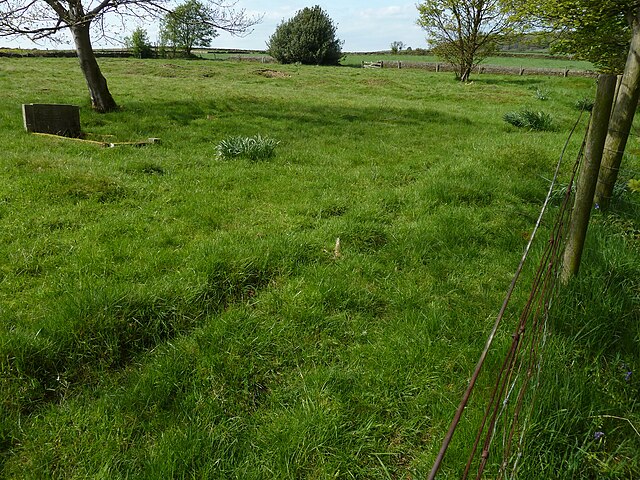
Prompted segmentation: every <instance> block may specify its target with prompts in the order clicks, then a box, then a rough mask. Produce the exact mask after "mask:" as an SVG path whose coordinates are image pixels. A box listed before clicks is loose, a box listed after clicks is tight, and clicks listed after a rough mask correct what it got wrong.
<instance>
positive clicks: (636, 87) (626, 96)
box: [595, 9, 640, 209]
mask: <svg viewBox="0 0 640 480" xmlns="http://www.w3.org/2000/svg"><path fill="white" fill-rule="evenodd" d="M639 17H640V9H639V11H638V13H637V14H636V15H635V17H634V19H633V37H632V39H631V46H630V47H629V55H628V56H627V64H626V65H625V67H624V75H623V76H622V83H621V84H620V89H619V91H618V95H617V99H616V103H615V106H614V108H613V113H612V115H611V120H610V122H609V132H608V134H607V141H606V143H605V145H604V154H603V156H602V165H601V167H600V175H599V176H598V185H597V187H596V196H595V202H596V203H597V204H598V205H599V206H600V208H602V209H605V208H607V207H608V206H609V202H610V200H611V197H612V195H613V187H614V186H615V184H616V180H617V179H618V171H619V170H620V163H621V162H622V156H623V155H624V149H625V147H626V146H627V139H628V138H629V131H630V130H631V124H632V123H633V117H634V114H635V112H636V107H637V106H638V98H639V97H640V18H639Z"/></svg>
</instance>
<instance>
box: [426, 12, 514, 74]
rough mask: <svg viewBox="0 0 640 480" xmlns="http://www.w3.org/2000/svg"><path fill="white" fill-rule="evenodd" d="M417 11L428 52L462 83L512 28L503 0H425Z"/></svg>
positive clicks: (512, 23) (511, 20)
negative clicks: (446, 64)
mask: <svg viewBox="0 0 640 480" xmlns="http://www.w3.org/2000/svg"><path fill="white" fill-rule="evenodd" d="M417 8H418V13H419V18H418V25H420V26H421V27H422V28H423V29H424V30H425V31H426V32H427V41H428V42H429V44H430V45H431V50H432V51H433V52H434V53H435V54H436V55H438V56H439V57H441V58H443V59H444V60H445V61H447V62H449V63H451V64H452V65H454V66H455V67H456V70H457V71H456V76H457V77H458V78H459V79H460V80H461V81H463V82H466V81H468V80H469V77H470V75H471V71H472V70H473V67H475V66H476V65H478V64H479V63H480V62H481V61H482V60H483V59H484V58H486V57H487V56H489V55H490V54H491V53H493V52H494V51H495V49H496V47H497V45H498V43H499V42H500V41H502V40H504V39H505V37H506V36H508V35H509V34H510V33H512V32H513V30H514V26H515V19H514V17H513V16H512V15H511V10H510V9H509V6H508V5H507V4H506V2H505V1H504V0H425V1H423V2H422V3H419V4H418V5H417Z"/></svg>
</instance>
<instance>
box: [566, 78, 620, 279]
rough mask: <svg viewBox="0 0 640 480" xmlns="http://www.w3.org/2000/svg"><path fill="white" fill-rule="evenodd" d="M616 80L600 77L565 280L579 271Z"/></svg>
mask: <svg viewBox="0 0 640 480" xmlns="http://www.w3.org/2000/svg"><path fill="white" fill-rule="evenodd" d="M617 80H618V79H617V77H616V75H600V76H599V77H598V89H597V91H596V101H595V104H594V106H593V112H592V113H591V122H590V123H589V134H588V135H587V143H586V145H585V149H584V157H583V159H582V165H581V167H580V175H579V176H578V180H577V182H576V197H575V200H574V202H573V210H572V211H571V222H570V224H569V235H568V236H567V245H566V247H565V250H564V261H563V262H562V273H561V279H562V282H563V283H567V282H568V281H569V279H570V278H571V277H573V276H575V275H577V274H578V269H579V268H580V260H581V258H582V250H583V248H584V243H585V239H586V237H587V229H588V227H589V219H590V217H591V211H592V209H593V194H594V192H595V190H596V182H597V180H598V171H599V170H600V161H601V159H602V152H603V150H604V142H605V139H606V137H607V128H608V125H609V117H610V116H611V105H612V104H613V96H614V94H615V90H616V83H617Z"/></svg>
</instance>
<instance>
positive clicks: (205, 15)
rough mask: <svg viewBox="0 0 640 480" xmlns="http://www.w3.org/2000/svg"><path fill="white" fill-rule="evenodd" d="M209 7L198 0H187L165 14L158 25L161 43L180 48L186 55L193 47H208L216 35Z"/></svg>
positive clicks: (213, 19)
mask: <svg viewBox="0 0 640 480" xmlns="http://www.w3.org/2000/svg"><path fill="white" fill-rule="evenodd" d="M214 23H215V18H214V16H213V12H212V10H211V8H209V7H207V6H206V5H204V4H203V3H201V2H199V1H198V0H188V1H187V2H186V3H183V4H182V5H179V6H178V7H176V8H175V10H173V11H172V12H170V13H168V14H167V15H165V17H164V18H163V20H162V24H161V26H160V38H161V39H162V43H163V45H167V46H169V47H172V48H173V49H174V50H176V49H177V50H181V51H182V52H183V53H184V54H185V55H186V56H187V57H188V56H190V55H191V50H193V48H194V47H208V46H210V45H211V41H212V40H213V39H214V38H215V37H217V36H218V33H217V31H216V29H215V27H214V26H213V25H214Z"/></svg>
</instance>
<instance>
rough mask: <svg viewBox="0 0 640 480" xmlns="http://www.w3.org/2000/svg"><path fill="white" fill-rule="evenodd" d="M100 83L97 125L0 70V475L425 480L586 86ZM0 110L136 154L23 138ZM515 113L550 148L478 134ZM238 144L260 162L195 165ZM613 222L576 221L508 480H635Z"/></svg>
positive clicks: (146, 78)
mask: <svg viewBox="0 0 640 480" xmlns="http://www.w3.org/2000/svg"><path fill="white" fill-rule="evenodd" d="M100 63H101V65H102V67H103V69H104V73H105V75H106V77H107V79H108V81H109V86H110V89H111V91H112V93H113V94H114V96H115V98H116V100H117V101H118V102H119V104H120V105H121V107H122V109H121V111H119V112H117V113H110V114H105V115H98V114H96V113H94V112H92V111H91V110H90V108H89V106H88V96H87V92H86V87H85V85H84V81H83V79H82V77H81V75H80V72H79V69H78V66H77V64H76V61H75V60H74V59H37V58H33V59H10V58H0V95H1V96H0V98H2V100H1V101H0V145H2V151H3V155H2V157H1V158H0V172H1V175H2V182H1V183H0V316H1V318H2V322H0V362H1V363H0V367H1V372H2V374H1V375H0V382H2V383H1V384H0V402H1V403H2V407H1V408H0V415H1V417H0V451H1V453H0V477H3V478H8V479H14V478H15V479H30V478H33V479H42V478H64V479H72V478H77V479H85V478H109V479H118V478H123V479H124V478H140V479H166V478H242V479H285V478H286V479H300V478H309V479H311V478H314V479H315V478H361V479H376V478H379V479H388V478H397V479H409V478H413V479H418V478H424V477H425V476H426V474H427V472H428V471H429V469H430V468H431V465H432V463H433V460H434V458H435V455H436V454H437V451H438V448H439V446H440V443H441V441H442V438H443V436H444V434H445V433H446V429H447V427H448V425H449V422H450V420H451V417H452V415H453V412H454V410H455V407H456V405H457V403H458V401H459V399H460V397H461V394H462V392H463V391H464V389H465V387H466V385H467V382H468V379H469V375H470V372H471V371H472V369H473V366H474V365H475V362H476V360H477V358H478V356H479V354H480V351H481V350H482V348H483V346H484V342H485V339H486V336H487V334H488V332H489V330H490V328H491V325H492V323H493V319H494V318H495V315H496V313H497V312H498V310H499V308H500V305H501V302H502V299H503V296H504V293H505V292H506V289H507V287H508V284H509V282H510V280H511V276H512V275H513V273H514V272H515V269H516V267H517V264H518V261H519V259H520V256H521V255H522V251H523V248H524V246H525V244H526V241H527V240H526V239H527V238H528V235H529V233H530V232H531V230H532V228H533V226H534V223H535V219H536V217H537V214H538V212H539V209H540V207H541V204H542V201H543V200H544V197H545V194H546V191H547V188H548V186H549V183H548V180H547V179H548V178H550V177H551V175H552V171H553V168H554V165H555V162H556V160H557V158H558V156H559V154H560V151H561V149H562V146H563V144H564V142H565V140H566V138H567V135H568V132H569V130H570V129H571V127H572V125H573V123H574V122H575V120H576V118H577V116H578V112H577V110H576V109H575V108H574V104H575V102H576V101H578V100H581V99H583V98H585V97H592V96H593V94H594V87H595V85H594V81H593V80H592V79H586V78H551V77H508V76H492V75H482V76H476V77H474V78H473V83H472V84H468V85H462V84H459V83H456V82H455V81H454V80H453V78H452V75H449V74H435V73H428V72H424V71H414V70H395V69H394V70H391V69H389V70H368V69H367V70H365V69H349V68H320V67H305V66H277V65H259V64H244V63H234V62H210V61H183V60H149V61H144V60H133V59H131V60H129V59H126V60H125V59H103V60H101V62H100ZM267 69H270V70H271V71H269V70H267ZM274 71H277V72H276V74H274ZM541 91H543V92H545V97H546V98H547V100H544V101H542V100H540V99H539V98H540V95H539V92H541ZM22 103H71V104H77V105H80V106H81V119H82V125H83V130H84V131H86V132H87V133H90V134H92V135H94V136H101V137H103V138H104V137H105V136H107V135H109V136H110V137H108V138H110V139H113V141H134V140H141V139H146V138H148V137H159V138H161V140H162V143H161V144H159V145H150V146H147V147H144V148H134V147H118V148H100V147H97V146H95V145H92V144H85V143H81V142H76V141H72V140H59V139H55V138H50V137H43V136H37V135H29V134H27V133H26V132H24V129H23V126H22V118H21V111H20V105H21V104H22ZM523 108H529V109H532V110H536V111H537V110H540V111H545V112H547V113H550V114H551V115H552V117H553V122H554V130H553V131H549V132H530V131H523V130H518V129H516V128H515V127H512V126H509V125H507V124H506V123H505V122H504V121H503V115H504V114H505V113H506V112H509V111H515V110H521V109H523ZM585 125H586V119H584V120H583V121H582V127H581V128H582V130H583V131H584V128H585ZM237 135H240V136H254V135H261V136H263V137H270V138H273V139H275V140H277V141H278V142H279V144H278V146H277V147H276V156H275V157H274V158H272V159H268V160H262V161H251V160H246V159H239V160H222V159H219V158H217V155H216V146H217V145H218V143H219V142H220V141H222V140H224V139H226V138H228V137H231V136H237ZM579 136H580V135H578V136H577V137H576V138H574V140H573V141H572V142H571V144H570V146H569V149H568V153H567V158H568V159H569V160H573V158H575V156H576V154H577V151H578V148H579V144H580V141H581V139H580V138H578V137H579ZM630 143H631V144H630V149H631V150H632V151H637V150H638V138H636V137H634V138H633V139H632V140H631V142H630ZM569 163H571V162H570V161H569V162H568V163H567V165H566V166H565V168H564V171H563V174H562V179H561V181H564V182H565V183H566V181H567V178H568V175H569V171H570V165H569ZM638 170H640V162H639V161H638V158H637V157H635V156H633V155H629V156H628V158H627V159H625V170H624V171H623V176H626V177H625V178H627V179H628V178H632V177H635V178H638V176H639V175H637V173H636V172H637V171H638ZM639 205H640V201H639V199H638V194H637V193H632V192H629V191H622V190H621V191H620V192H619V195H618V197H616V201H615V205H614V208H613V212H612V213H611V214H607V215H605V214H602V213H596V215H595V218H594V222H593V224H592V226H591V228H590V237H589V243H588V245H587V248H586V253H585V259H584V262H585V263H584V265H583V267H582V270H581V275H580V277H579V278H578V279H576V281H574V282H572V283H571V284H570V285H569V286H568V287H566V289H564V290H563V291H562V292H561V293H560V297H559V299H558V300H557V303H556V305H555V307H554V310H553V316H552V318H551V322H550V327H549V328H550V337H549V341H548V342H547V346H546V349H545V353H546V357H545V361H544V369H543V374H542V385H543V388H541V389H540V391H539V393H538V395H537V404H536V409H535V413H534V414H533V415H532V416H531V418H529V419H528V423H527V437H526V438H527V440H526V444H525V445H526V449H525V452H526V454H525V455H524V456H523V458H522V460H521V465H522V466H521V476H520V478H531V479H535V478H566V479H569V478H620V479H622V478H626V479H628V478H637V477H638V476H640V459H639V458H638V456H637V452H638V450H639V449H640V436H639V435H637V430H634V429H638V428H640V405H639V404H638V398H639V395H638V393H639V388H640V379H639V378H638V376H639V375H640V374H639V372H640V349H639V348H638V344H639V343H640V260H639V259H638V258H639V257H638V247H639V243H638V234H637V231H638V220H639V218H640V217H639V212H640V206H639ZM552 221H553V218H552V217H550V218H548V219H547V220H546V221H545V224H544V229H543V230H544V231H543V233H542V234H541V235H542V240H541V244H539V245H538V246H536V247H535V248H534V260H536V259H535V256H536V253H538V252H539V251H540V250H541V248H542V244H543V243H544V242H545V235H548V228H549V227H550V226H551V223H552ZM337 238H339V239H340V252H339V253H340V255H336V254H335V245H336V239H337ZM532 271H533V265H531V266H529V267H528V268H527V269H526V270H525V273H524V277H525V278H524V284H523V285H524V288H523V289H522V290H519V291H518V292H517V295H516V298H515V304H514V308H516V307H518V306H521V305H522V304H523V301H524V298H525V297H526V294H527V293H528V292H527V291H526V290H527V283H528V280H530V278H531V275H532ZM517 315H518V312H517V310H514V311H512V312H511V313H510V315H509V316H508V321H507V325H506V329H505V331H503V332H501V333H500V334H499V335H498V339H497V341H496V346H495V350H494V351H493V352H492V353H491V355H490V358H489V363H488V365H487V370H486V373H487V374H486V375H485V376H484V377H482V378H481V381H480V384H479V388H478V390H477V395H476V396H475V397H474V399H473V400H472V403H471V405H470V406H469V407H468V409H467V412H466V414H465V419H464V421H463V423H462V425H461V430H460V431H459V432H458V433H457V434H456V437H455V439H454V443H453V445H452V449H451V450H450V452H449V453H448V455H447V458H446V460H445V465H444V470H443V474H442V478H457V477H459V474H460V472H461V470H462V468H463V467H464V461H465V460H466V452H467V451H468V447H469V445H470V442H471V441H472V438H473V435H474V434H475V428H476V425H475V422H476V421H477V420H478V417H479V415H480V414H481V411H482V409H483V401H485V400H486V396H487V395H488V389H489V385H490V383H491V375H492V373H495V369H496V368H497V364H498V363H499V362H500V360H501V358H502V356H503V355H504V349H505V348H506V346H507V345H508V343H509V341H510V335H511V331H510V330H511V329H510V327H511V326H512V325H513V323H514V322H515V317H517ZM628 372H633V373H632V374H628ZM596 431H602V432H604V434H605V435H604V437H602V438H600V439H598V440H596V439H595V438H594V434H595V432H596Z"/></svg>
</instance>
